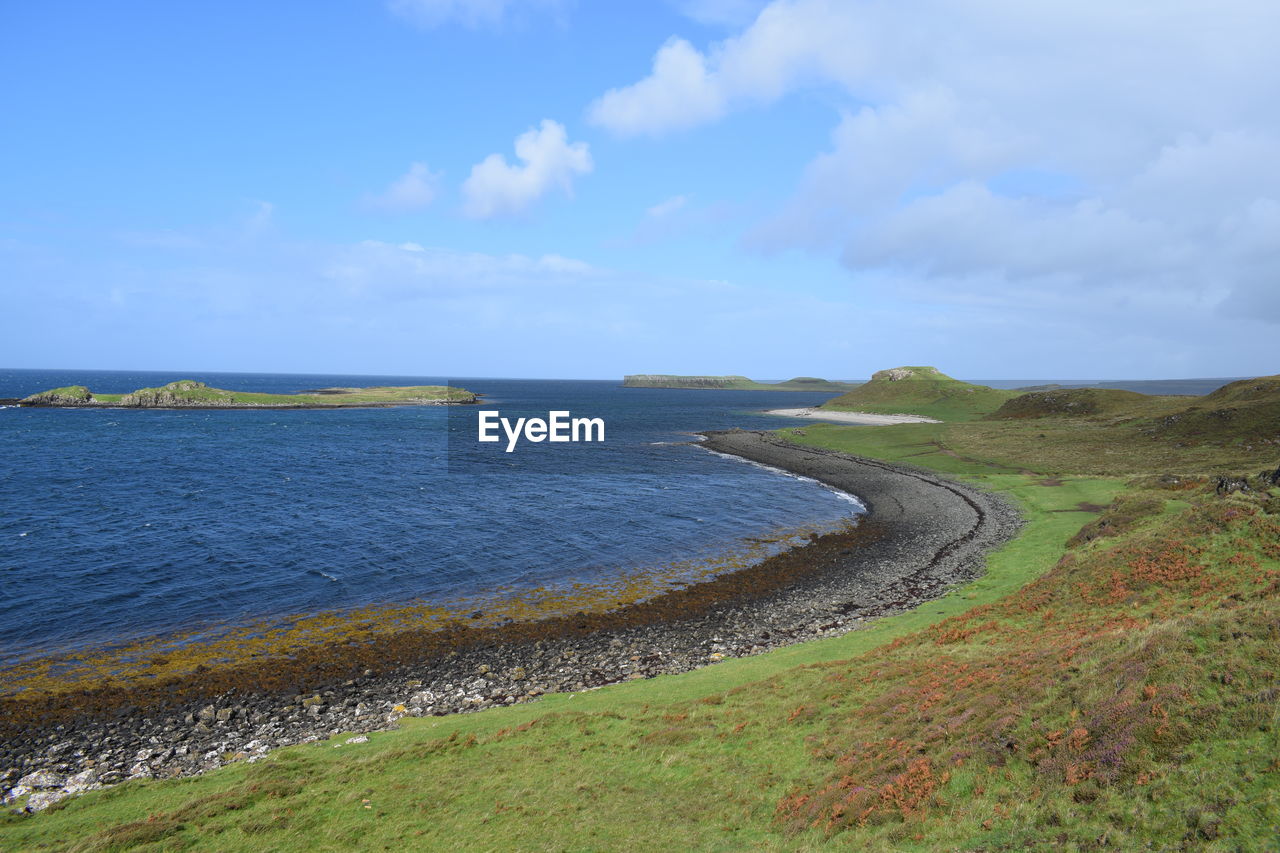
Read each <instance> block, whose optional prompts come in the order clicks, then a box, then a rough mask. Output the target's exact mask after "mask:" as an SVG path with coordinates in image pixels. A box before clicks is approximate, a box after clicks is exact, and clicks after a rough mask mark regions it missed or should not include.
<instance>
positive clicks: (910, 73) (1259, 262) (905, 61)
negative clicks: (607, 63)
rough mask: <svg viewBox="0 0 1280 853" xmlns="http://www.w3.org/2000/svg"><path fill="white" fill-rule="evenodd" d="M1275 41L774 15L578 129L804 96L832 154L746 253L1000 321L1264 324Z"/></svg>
mask: <svg viewBox="0 0 1280 853" xmlns="http://www.w3.org/2000/svg"><path fill="white" fill-rule="evenodd" d="M1278 41H1280V6H1276V5H1275V4H1273V3H1266V2H1254V1H1253V0H1224V2H1222V3H1217V4H1212V5H1211V6H1210V5H1206V4H1203V3H1199V2H1192V0H1164V2H1151V0H1139V2H1135V3H1126V4H1118V5H1117V4H1084V5H1081V4H1079V3H1074V2H1063V0H1046V2H1043V3H1034V4H1027V3H1018V2H1013V0H976V2H971V3H965V4H955V3H950V2H940V0H937V2H933V1H931V0H926V2H922V3H912V4H885V3H871V2H848V0H776V2H773V3H771V4H769V6H768V7H767V8H765V9H764V10H763V11H761V13H760V14H759V16H758V17H757V18H756V19H755V20H754V21H753V22H752V23H750V24H749V25H748V26H746V27H745V28H743V29H741V31H740V32H738V33H737V34H735V35H733V36H731V37H730V38H727V39H724V40H722V41H719V42H715V43H712V44H709V45H707V46H706V47H705V48H701V49H700V48H698V47H696V46H694V45H693V44H691V43H690V42H688V41H686V40H683V39H680V38H672V39H669V40H668V41H667V42H666V43H664V44H662V45H661V46H660V47H659V48H658V49H657V51H656V53H655V55H654V59H653V64H652V68H651V70H650V72H649V73H648V74H647V75H646V76H644V77H643V78H641V79H639V80H637V81H636V82H634V83H631V84H629V85H624V86H620V87H616V88H613V89H609V90H608V91H606V92H605V93H604V94H602V95H601V96H600V97H599V98H598V99H596V100H595V101H594V102H593V103H592V104H591V105H590V107H589V108H588V118H589V120H590V121H591V122H592V123H594V124H595V125H597V126H599V127H602V128H604V129H606V130H608V131H610V132H612V133H614V134H616V135H618V136H621V137H631V136H642V135H643V136H654V137H662V136H664V135H669V134H672V133H676V132H681V131H686V132H687V131H690V130H691V129H693V128H697V127H698V126H700V125H705V124H708V123H712V122H716V121H719V120H721V119H722V118H724V117H725V116H727V115H729V114H730V113H732V112H734V111H736V110H743V109H758V108H760V107H762V106H765V105H769V104H771V103H774V102H776V101H778V100H780V99H782V98H785V97H787V96H790V95H793V94H794V93H797V92H808V93H819V94H821V95H822V96H823V97H826V98H829V99H830V100H831V101H832V102H833V103H834V104H836V105H837V109H838V111H839V113H838V119H837V121H836V126H835V128H834V130H833V131H832V133H831V136H830V140H829V142H828V145H827V149H826V150H825V151H824V152H822V153H818V154H817V155H816V156H814V157H813V158H812V160H811V161H810V163H809V164H808V166H807V168H806V169H805V172H804V175H803V178H802V179H801V181H800V182H799V185H798V186H797V187H796V188H795V191H794V193H793V194H792V196H791V198H789V199H788V200H786V201H785V202H784V203H783V204H782V205H781V206H780V207H779V208H778V209H776V210H775V211H774V212H773V213H772V214H770V215H768V216H765V217H763V219H762V221H760V222H759V223H758V224H757V225H756V227H755V228H753V229H752V230H751V231H750V232H749V233H747V234H746V235H745V237H744V243H745V245H746V246H747V247H748V248H750V249H754V250H758V251H764V252H779V251H785V250H789V249H805V250H811V251H828V250H831V249H834V250H836V251H837V253H838V255H839V257H840V259H841V260H842V262H843V263H844V264H845V266H846V267H848V269H849V270H850V272H851V273H852V274H853V280H854V281H855V282H864V283H865V282H869V281H873V280H874V281H880V282H883V281H893V282H895V285H894V286H895V287H897V288H899V293H901V294H902V295H904V296H907V297H909V298H912V299H919V300H929V301H933V302H942V303H946V302H952V303H955V304H960V303H966V304H972V303H975V302H983V303H985V304H988V305H990V306H1003V307H1004V308H1005V309H1007V310H1008V311H1009V312H1010V313H1008V314H1007V315H1006V316H1007V317H1008V318H1010V319H1012V318H1015V317H1017V316H1020V315H1019V314H1018V312H1019V311H1025V310H1026V306H1029V305H1032V304H1042V303H1047V302H1054V303H1061V302H1062V300H1063V299H1064V298H1065V301H1066V303H1067V304H1071V303H1072V302H1073V301H1074V302H1078V301H1080V300H1094V301H1095V302H1097V301H1099V300H1101V301H1110V302H1113V303H1114V304H1116V305H1119V306H1127V307H1128V308H1129V309H1132V310H1136V308H1135V306H1144V305H1147V304H1148V303H1149V301H1150V300H1162V301H1163V302H1164V303H1165V304H1168V305H1178V306H1184V307H1186V308H1188V309H1194V310H1196V311H1198V312H1201V316H1203V315H1204V314H1205V313H1209V314H1211V313H1214V312H1217V314H1218V315H1219V316H1221V317H1224V318H1226V317H1231V316H1244V315H1248V316H1250V317H1251V318H1252V319H1254V320H1259V319H1260V320H1264V321H1266V322H1270V323H1280V297H1277V296H1276V294H1277V292H1280V278H1278V274H1277V273H1276V270H1280V229H1277V228H1276V225H1277V222H1276V219H1275V217H1276V215H1277V211H1280V170H1277V169H1276V168H1275V165H1274V164H1275V163H1276V162H1277V157H1280V110H1276V109H1275V108H1274V104H1275V103H1280V66H1278V65H1277V64H1276V63H1275V60H1274V57H1273V53H1274V45H1275V44H1276V43H1277V42H1278ZM1021 316H1024V317H1025V315H1021Z"/></svg>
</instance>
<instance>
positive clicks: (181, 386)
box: [15, 379, 478, 409]
mask: <svg viewBox="0 0 1280 853" xmlns="http://www.w3.org/2000/svg"><path fill="white" fill-rule="evenodd" d="M15 402H16V405H19V406H26V407H40V408H63V409H65V408H79V409H84V408H123V409H341V408H370V407H382V406H450V405H465V404H469V403H476V402H478V397H477V395H476V394H474V393H473V392H471V391H468V390H466V389H465V388H454V387H451V386H447V385H399V386H376V387H371V388H318V389H313V390H311V391H303V392H300V393H297V394H264V393H259V392H255V391H228V390H226V389H223V388H211V387H210V386H208V385H206V384H205V383H203V382H197V381H195V380H194V379H180V380H178V381H177V382H170V383H169V384H168V385H162V386H160V387H158V388H139V389H138V390H136V391H130V392H129V393H127V394H97V393H94V392H93V391H90V390H89V389H88V388H87V387H86V386H84V385H67V386H64V387H62V388H52V389H50V390H48V391H41V392H40V393H38V394H32V395H31V396H29V397H23V398H22V399H20V400H17V401H15Z"/></svg>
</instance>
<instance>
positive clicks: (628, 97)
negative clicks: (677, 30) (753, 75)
mask: <svg viewBox="0 0 1280 853" xmlns="http://www.w3.org/2000/svg"><path fill="white" fill-rule="evenodd" d="M724 111H725V96H724V93H723V92H722V91H721V87H720V86H719V85H718V84H717V82H716V81H715V80H714V79H712V77H711V76H710V75H709V73H708V71H707V61H706V58H705V57H704V56H703V55H702V54H701V53H699V52H698V51H697V50H696V49H695V48H694V47H693V45H691V44H689V42H687V41H685V40H684V39H678V38H673V39H671V40H669V41H668V42H667V43H666V44H664V45H663V46H662V47H661V48H660V49H659V50H658V53H657V55H656V56H654V58H653V73H652V74H651V75H650V76H648V77H646V78H645V79H643V80H641V81H640V82H639V83H636V84H635V85H633V86H628V87H626V88H624V89H610V90H609V91H608V92H605V93H604V95H602V96H601V97H600V98H599V99H597V100H596V101H595V103H593V104H592V105H591V107H590V109H589V111H588V117H589V118H590V120H591V122H592V123H594V124H598V125H602V126H604V127H607V128H608V129H609V130H612V131H613V132H615V133H618V134H621V135H623V136H635V135H639V134H645V133H648V134H655V135H656V134H658V133H661V132H664V131H667V130H674V129H682V128H686V127H693V126H694V125H697V124H701V123H702V122H705V121H710V120H712V119H715V118H719V117H720V116H721V115H723V114H724Z"/></svg>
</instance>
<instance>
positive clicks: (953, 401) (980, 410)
mask: <svg viewBox="0 0 1280 853" xmlns="http://www.w3.org/2000/svg"><path fill="white" fill-rule="evenodd" d="M1015 396H1017V393H1016V392H1014V391H1002V390H999V389H996V388H988V387H987V386H985V385H971V384H969V383H968V382H961V381H960V380H958V379H952V378H951V377H950V376H947V375H946V374H945V373H943V372H942V371H940V370H938V368H936V367H924V366H913V367H895V368H892V369H890V370H881V371H879V372H877V373H875V374H874V375H873V376H872V377H871V381H869V382H867V383H866V384H864V385H860V386H858V387H857V388H854V389H853V390H851V391H849V392H848V393H846V394H842V395H841V396H839V397H837V398H835V399H834V400H828V401H827V402H826V403H823V404H822V408H824V409H834V410H837V411H839V410H843V411H854V412H874V413H877V414H886V415H897V414H904V415H924V416H926V417H931V418H937V419H939V420H944V421H967V420H973V419H974V418H978V417H981V416H982V415H985V414H988V413H989V412H993V411H995V410H996V409H998V408H999V407H1000V406H1001V404H1003V403H1004V402H1005V401H1006V400H1009V399H1010V398H1012V397H1015Z"/></svg>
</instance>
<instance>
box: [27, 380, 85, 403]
mask: <svg viewBox="0 0 1280 853" xmlns="http://www.w3.org/2000/svg"><path fill="white" fill-rule="evenodd" d="M95 402H96V401H95V400H94V399H93V394H92V393H90V392H89V389H88V388H86V387H85V386H83V385H68V386H67V387H65V388H54V389H53V390H51V391H41V392H40V393H39V394H32V395H31V396H29V397H23V398H22V400H21V401H19V405H22V406H90V405H93V404H94V403H95Z"/></svg>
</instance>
